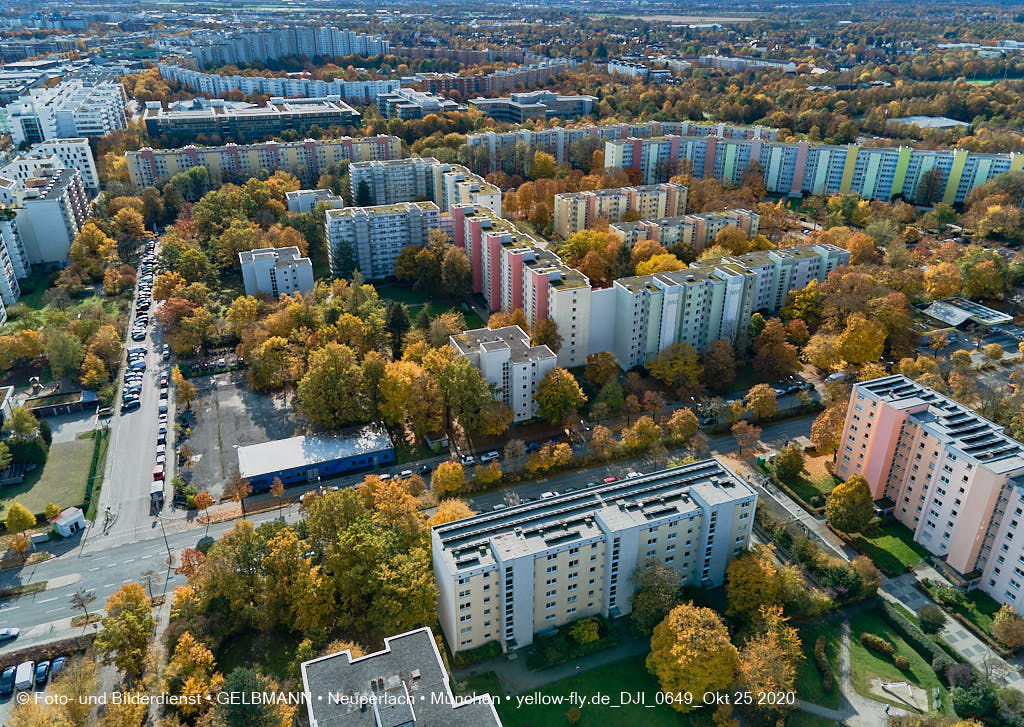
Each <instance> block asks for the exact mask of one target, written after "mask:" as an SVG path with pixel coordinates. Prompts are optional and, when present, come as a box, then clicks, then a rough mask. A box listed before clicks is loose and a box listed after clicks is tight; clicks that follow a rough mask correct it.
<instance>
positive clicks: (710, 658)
mask: <svg viewBox="0 0 1024 727" xmlns="http://www.w3.org/2000/svg"><path fill="white" fill-rule="evenodd" d="M738 668H739V654H738V652H737V651H736V647H735V646H733V645H732V642H731V641H730V640H729V632H728V630H727V629H726V627H725V624H724V623H722V619H721V618H719V616H718V614H716V613H715V612H714V611H712V610H711V609H709V608H703V607H700V606H694V605H693V603H692V602H691V603H685V604H681V605H679V606H676V607H675V608H673V609H672V611H670V612H669V614H668V616H666V617H665V619H664V620H663V621H662V622H661V623H660V624H658V625H657V626H656V627H655V628H654V633H653V635H652V636H651V652H650V654H648V656H647V670H648V671H649V672H651V673H652V674H654V676H655V677H657V679H658V683H659V684H660V686H661V690H662V691H663V692H666V693H668V694H674V695H680V698H678V699H674V700H672V706H673V707H674V708H675V709H676V711H678V712H690V711H692V710H694V709H696V708H698V707H699V706H700V702H699V701H694V702H692V703H691V704H687V703H686V701H685V700H684V699H682V698H681V695H683V694H686V693H689V694H704V693H705V692H715V691H721V690H724V689H727V688H728V687H729V686H730V685H732V683H733V680H734V679H735V678H736V673H737V670H738Z"/></svg>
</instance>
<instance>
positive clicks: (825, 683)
mask: <svg viewBox="0 0 1024 727" xmlns="http://www.w3.org/2000/svg"><path fill="white" fill-rule="evenodd" d="M814 666H816V667H817V668H818V673H819V674H821V688H822V689H824V690H825V691H826V692H831V691H832V690H833V689H834V688H835V684H836V675H835V674H834V673H833V672H832V665H831V664H829V663H828V656H826V655H825V637H824V636H819V637H818V639H817V640H816V641H815V642H814Z"/></svg>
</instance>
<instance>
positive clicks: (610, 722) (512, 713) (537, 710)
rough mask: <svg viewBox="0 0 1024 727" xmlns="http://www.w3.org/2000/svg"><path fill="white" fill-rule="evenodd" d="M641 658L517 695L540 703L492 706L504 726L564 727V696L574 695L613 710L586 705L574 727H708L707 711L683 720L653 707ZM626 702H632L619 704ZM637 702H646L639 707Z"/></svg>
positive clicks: (654, 691)
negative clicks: (598, 701) (604, 702)
mask: <svg viewBox="0 0 1024 727" xmlns="http://www.w3.org/2000/svg"><path fill="white" fill-rule="evenodd" d="M646 659H647V656H646V655H641V656H634V657H630V658H629V659H624V660H622V661H619V662H616V663H614V664H609V665H608V666H603V667H600V668H598V669H593V670H591V671H586V672H581V673H580V674H579V675H578V676H574V677H570V678H569V679H563V680H562V681H560V682H555V683H554V684H550V685H548V686H546V687H542V688H541V689H538V690H536V691H534V692H527V693H526V694H523V695H519V696H521V697H522V698H523V699H527V698H529V699H532V700H535V701H538V702H540V703H534V704H523V705H520V703H519V701H518V700H517V699H516V697H514V696H513V697H512V699H511V700H508V699H506V698H505V697H504V695H502V698H501V702H500V703H499V704H497V705H496V708H497V710H498V716H499V717H501V722H502V724H504V725H505V727H564V725H566V724H567V721H566V712H568V710H569V707H570V706H572V705H571V704H570V703H569V696H570V695H571V694H573V693H574V692H575V693H576V694H577V695H580V696H583V697H587V698H588V700H589V699H593V698H595V697H605V696H606V697H608V698H609V700H610V705H615V706H594V705H589V704H585V705H584V706H583V707H582V708H581V709H580V721H579V722H578V723H577V724H578V725H579V727H637V725H644V727H711V726H712V721H711V710H709V709H704V708H702V709H699V710H695V711H694V712H692V713H690V714H685V715H684V714H680V713H679V712H676V711H675V710H674V709H672V707H670V706H668V705H665V704H659V703H658V695H659V694H660V693H661V690H660V689H659V688H658V682H657V680H656V679H655V678H654V677H653V676H651V675H650V674H649V673H648V671H647V667H646V666H645V665H644V662H645V660H646ZM630 697H631V701H632V703H631V704H624V703H623V702H624V701H626V699H629V698H630ZM641 699H644V700H645V702H644V703H640V700H641ZM620 705H621V706H620ZM645 705H646V706H645Z"/></svg>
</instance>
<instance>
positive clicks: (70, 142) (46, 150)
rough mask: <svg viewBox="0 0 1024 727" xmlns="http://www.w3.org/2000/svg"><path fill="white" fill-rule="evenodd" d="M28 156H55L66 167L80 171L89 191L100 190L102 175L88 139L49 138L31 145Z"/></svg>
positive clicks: (94, 192)
mask: <svg viewBox="0 0 1024 727" xmlns="http://www.w3.org/2000/svg"><path fill="white" fill-rule="evenodd" d="M27 156H43V157H49V156H55V157H57V159H59V160H60V163H61V164H63V165H64V166H65V167H68V168H70V169H77V170H78V171H79V173H80V174H81V175H82V184H84V185H85V188H86V189H87V190H88V191H89V192H91V193H93V194H96V193H98V192H99V191H100V175H99V173H98V172H97V171H96V160H95V159H93V155H92V147H90V146H89V140H88V139H85V138H82V137H78V138H77V139H48V140H47V141H41V142H39V143H38V144H33V145H32V146H31V147H29V150H28V153H27Z"/></svg>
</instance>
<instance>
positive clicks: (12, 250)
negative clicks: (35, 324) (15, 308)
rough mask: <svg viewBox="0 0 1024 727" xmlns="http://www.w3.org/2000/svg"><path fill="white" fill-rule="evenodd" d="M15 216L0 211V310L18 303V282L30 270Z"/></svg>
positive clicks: (26, 252)
mask: <svg viewBox="0 0 1024 727" xmlns="http://www.w3.org/2000/svg"><path fill="white" fill-rule="evenodd" d="M16 215H17V212H16V211H15V210H14V209H11V208H5V209H3V210H0V309H2V308H3V307H4V306H10V305H14V304H15V303H17V302H18V298H20V297H21V285H20V284H19V283H18V280H20V279H23V278H26V277H28V274H29V273H30V272H31V270H32V268H31V265H30V264H29V262H28V251H27V250H26V249H25V244H24V243H23V242H22V240H21V233H20V232H19V231H18V225H17V222H15V217H16ZM0 325H2V324H0Z"/></svg>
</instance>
